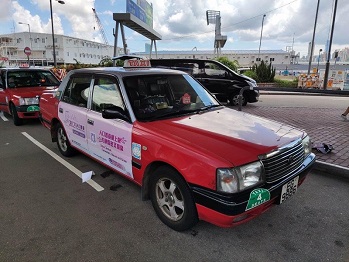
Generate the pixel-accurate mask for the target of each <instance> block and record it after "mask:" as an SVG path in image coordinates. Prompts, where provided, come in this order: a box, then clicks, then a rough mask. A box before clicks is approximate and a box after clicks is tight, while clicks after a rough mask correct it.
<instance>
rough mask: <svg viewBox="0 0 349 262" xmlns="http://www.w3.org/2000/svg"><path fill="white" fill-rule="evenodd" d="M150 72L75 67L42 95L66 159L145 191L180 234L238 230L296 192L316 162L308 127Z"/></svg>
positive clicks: (166, 73)
mask: <svg viewBox="0 0 349 262" xmlns="http://www.w3.org/2000/svg"><path fill="white" fill-rule="evenodd" d="M149 66H150V63H149V61H145V60H130V61H126V66H125V68H118V67H110V68H93V69H78V70H73V71H70V72H69V73H68V74H67V76H66V77H65V78H64V79H63V81H62V83H61V85H60V86H59V88H58V91H57V92H46V93H44V94H42V96H41V97H40V109H41V111H40V112H41V120H42V124H43V125H44V126H45V127H46V128H48V129H49V130H50V133H51V136H52V141H53V142H57V145H58V148H59V150H60V152H61V153H62V155H64V156H72V155H74V154H75V153H76V151H79V152H82V153H84V154H86V155H88V156H89V157H91V158H92V159H94V160H96V161H98V162H99V163H101V164H103V165H105V166H106V167H108V168H110V169H112V170H114V171H115V172H117V173H118V174H120V175H122V176H124V177H125V178H127V179H129V180H131V181H133V182H135V183H136V184H138V185H140V186H141V195H142V199H143V200H147V199H150V200H151V202H152V205H153V207H154V210H155V212H156V214H157V215H158V217H159V218H160V219H161V221H162V222H163V223H165V224H166V225H167V226H169V227H171V228H172V229H174V230H178V231H182V230H186V229H189V228H191V227H192V226H194V225H195V224H196V223H197V222H198V220H205V221H208V222H210V223H213V224H215V225H218V226H222V227H231V226H235V225H239V224H241V223H244V222H247V221H249V220H251V219H252V218H254V217H256V216H257V215H259V214H262V213H263V212H265V211H266V210H267V209H269V208H270V207H272V206H274V205H275V204H280V203H283V202H284V201H285V200H286V199H288V198H289V197H291V196H292V195H293V194H294V193H296V191H297V188H298V187H299V186H300V185H301V184H302V183H303V181H304V179H305V178H306V176H307V174H308V172H309V171H310V169H311V167H312V165H313V164H314V162H315V155H314V154H313V153H312V152H311V141H310V138H309V136H308V135H307V134H306V133H305V132H304V131H303V130H299V129H297V128H294V127H291V126H288V125H285V124H282V123H278V122H275V121H271V120H268V119H264V118H261V117H256V116H253V115H250V114H247V113H243V112H239V111H236V110H234V109H232V108H228V107H225V106H223V105H222V104H221V103H219V102H218V101H217V100H216V99H215V97H213V96H212V95H211V93H209V92H208V91H207V90H206V89H205V88H204V87H202V86H201V85H200V84H199V83H198V81H196V80H195V79H194V78H192V77H191V76H190V75H188V74H187V73H184V72H181V71H178V70H169V69H159V68H149ZM130 67H132V68H130ZM137 67H141V68H137ZM121 201H122V200H121Z"/></svg>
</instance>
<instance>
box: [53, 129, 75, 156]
mask: <svg viewBox="0 0 349 262" xmlns="http://www.w3.org/2000/svg"><path fill="white" fill-rule="evenodd" d="M56 132H57V145H58V149H59V151H60V152H61V154H62V155H63V156H72V155H74V154H75V152H76V151H75V150H74V148H72V147H71V145H70V142H69V140H68V137H67V134H66V133H65V130H64V128H63V126H62V125H61V124H57V128H56Z"/></svg>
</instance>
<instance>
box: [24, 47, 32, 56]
mask: <svg viewBox="0 0 349 262" xmlns="http://www.w3.org/2000/svg"><path fill="white" fill-rule="evenodd" d="M24 53H25V54H26V55H27V56H30V55H31V54H32V51H31V50H30V48H29V47H26V48H24Z"/></svg>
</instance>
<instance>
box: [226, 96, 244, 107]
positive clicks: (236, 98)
mask: <svg viewBox="0 0 349 262" xmlns="http://www.w3.org/2000/svg"><path fill="white" fill-rule="evenodd" d="M229 102H230V105H231V106H238V105H239V94H232V95H231V96H230V98H229ZM242 105H243V106H246V105H247V99H246V97H245V96H244V95H243V96H242Z"/></svg>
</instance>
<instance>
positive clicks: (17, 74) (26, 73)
mask: <svg viewBox="0 0 349 262" xmlns="http://www.w3.org/2000/svg"><path fill="white" fill-rule="evenodd" d="M59 84H60V82H59V81H58V80H57V79H56V78H55V76H54V75H53V74H52V73H51V72H50V71H44V70H23V71H21V70H15V71H9V72H8V73H7V85H8V87H9V88H18V87H38V86H58V85H59Z"/></svg>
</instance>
